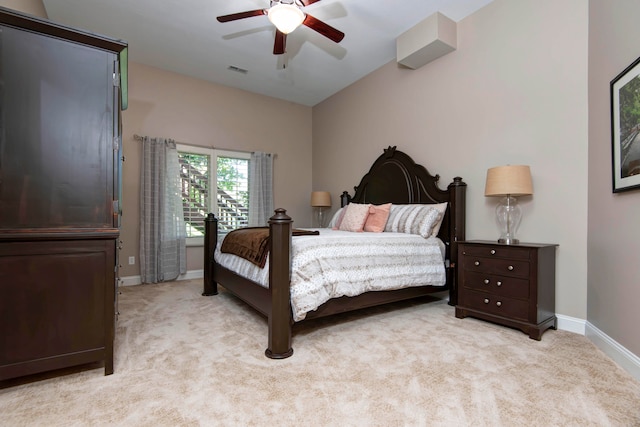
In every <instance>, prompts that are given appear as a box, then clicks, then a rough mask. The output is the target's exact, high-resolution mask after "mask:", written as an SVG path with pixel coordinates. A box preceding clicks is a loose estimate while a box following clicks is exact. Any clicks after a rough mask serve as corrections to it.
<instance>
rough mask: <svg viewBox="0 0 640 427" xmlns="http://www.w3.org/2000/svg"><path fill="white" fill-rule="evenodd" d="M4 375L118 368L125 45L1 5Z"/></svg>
mask: <svg viewBox="0 0 640 427" xmlns="http://www.w3.org/2000/svg"><path fill="white" fill-rule="evenodd" d="M0 46H1V47H2V49H0V55H1V60H0V84H1V87H2V90H1V91H0V111H1V112H2V114H1V117H0V381H2V380H7V379H10V378H16V377H21V376H26V375H30V374H35V373H40V372H44V371H52V370H57V369H61V368H67V367H71V366H76V365H83V364H87V363H93V362H103V363H104V371H105V374H111V373H113V342H114V321H115V319H114V315H115V308H114V303H115V288H116V276H117V264H118V262H117V256H118V255H117V254H118V250H117V246H118V238H119V235H120V231H119V226H120V210H121V209H120V202H119V201H120V200H121V198H120V173H121V172H120V170H121V169H120V162H121V157H122V151H121V148H122V147H121V145H122V144H121V138H120V110H121V109H120V100H121V98H120V93H121V92H120V72H119V71H120V63H119V59H120V55H121V53H122V52H123V50H124V49H126V46H127V45H126V43H124V42H121V41H116V40H112V39H107V38H103V37H100V36H97V35H94V34H90V33H85V32H82V31H78V30H74V29H71V28H68V27H64V26H60V25H56V24H53V23H51V22H49V21H47V20H43V19H38V18H34V17H31V16H28V15H23V14H20V13H17V12H15V11H12V10H10V9H5V8H0Z"/></svg>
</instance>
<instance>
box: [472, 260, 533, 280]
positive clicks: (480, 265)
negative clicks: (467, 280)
mask: <svg viewBox="0 0 640 427" xmlns="http://www.w3.org/2000/svg"><path fill="white" fill-rule="evenodd" d="M461 261H462V268H463V269H465V270H468V271H475V272H479V273H484V274H499V275H504V276H518V277H529V275H530V272H529V262H528V261H521V260H513V259H502V258H482V257H478V256H471V255H464V256H463V257H462V260H461Z"/></svg>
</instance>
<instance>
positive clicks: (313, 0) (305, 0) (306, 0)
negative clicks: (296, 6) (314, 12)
mask: <svg viewBox="0 0 640 427" xmlns="http://www.w3.org/2000/svg"><path fill="white" fill-rule="evenodd" d="M300 1H301V2H302V4H303V5H305V6H309V5H310V4H314V3H316V2H319V1H320V0H300Z"/></svg>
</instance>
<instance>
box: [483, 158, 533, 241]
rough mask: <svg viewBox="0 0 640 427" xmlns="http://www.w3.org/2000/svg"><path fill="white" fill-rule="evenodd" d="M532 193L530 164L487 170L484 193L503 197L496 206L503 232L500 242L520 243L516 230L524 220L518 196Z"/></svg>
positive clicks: (501, 231)
mask: <svg viewBox="0 0 640 427" xmlns="http://www.w3.org/2000/svg"><path fill="white" fill-rule="evenodd" d="M530 194H533V184H532V182H531V170H530V168H529V166H523V165H517V166H510V165H508V166H497V167H494V168H490V169H489V170H487V182H486V184H485V187H484V195H485V196H499V197H503V198H502V199H501V200H500V202H499V203H498V206H496V216H497V218H498V223H499V224H500V233H501V234H500V238H499V239H498V243H505V244H507V245H517V244H518V243H520V241H519V240H518V239H516V231H517V230H518V226H520V221H521V220H522V211H521V210H520V206H518V200H517V199H516V197H517V196H526V195H530Z"/></svg>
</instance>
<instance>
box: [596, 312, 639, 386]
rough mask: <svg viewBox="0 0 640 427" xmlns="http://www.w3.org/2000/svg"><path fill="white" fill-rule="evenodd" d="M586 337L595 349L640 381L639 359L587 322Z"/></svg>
mask: <svg viewBox="0 0 640 427" xmlns="http://www.w3.org/2000/svg"><path fill="white" fill-rule="evenodd" d="M586 329H587V330H586V336H587V338H589V340H591V342H593V343H594V344H595V345H596V347H598V348H599V349H600V350H602V351H603V353H605V354H606V355H607V356H609V357H610V358H612V359H613V360H614V361H615V362H616V363H617V364H618V365H620V367H622V369H624V370H625V371H627V372H628V373H630V374H631V376H633V377H634V378H635V379H637V380H638V381H640V357H638V356H636V355H635V354H633V353H631V352H630V351H629V350H627V349H626V348H625V347H623V346H622V345H620V344H619V343H618V342H617V341H615V340H614V339H612V338H611V337H610V336H609V335H607V334H605V333H604V332H602V331H601V330H600V329H598V328H596V327H595V326H593V325H592V324H591V323H589V322H587V328H586Z"/></svg>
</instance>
